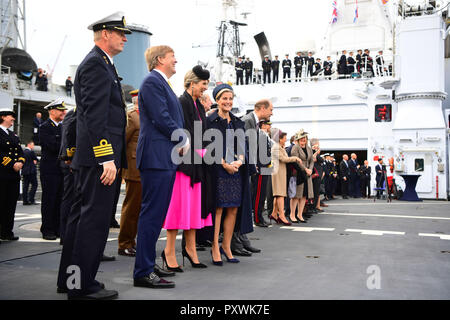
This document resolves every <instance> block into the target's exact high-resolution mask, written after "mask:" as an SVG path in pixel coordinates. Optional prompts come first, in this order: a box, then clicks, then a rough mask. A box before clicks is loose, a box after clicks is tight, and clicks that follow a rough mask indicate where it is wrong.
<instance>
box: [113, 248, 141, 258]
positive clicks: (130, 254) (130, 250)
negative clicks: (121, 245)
mask: <svg viewBox="0 0 450 320" xmlns="http://www.w3.org/2000/svg"><path fill="white" fill-rule="evenodd" d="M117 254H118V255H120V256H126V257H135V256H136V250H134V248H127V249H118V250H117Z"/></svg>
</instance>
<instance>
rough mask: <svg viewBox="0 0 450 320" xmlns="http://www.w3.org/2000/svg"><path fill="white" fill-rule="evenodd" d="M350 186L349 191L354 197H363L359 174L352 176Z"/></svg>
mask: <svg viewBox="0 0 450 320" xmlns="http://www.w3.org/2000/svg"><path fill="white" fill-rule="evenodd" d="M348 186H349V189H350V190H349V193H350V196H352V197H354V198H360V197H361V190H360V188H361V187H360V184H359V177H358V176H357V175H352V176H350V180H349V182H348Z"/></svg>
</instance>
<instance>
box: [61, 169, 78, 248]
mask: <svg viewBox="0 0 450 320" xmlns="http://www.w3.org/2000/svg"><path fill="white" fill-rule="evenodd" d="M61 170H62V172H63V176H64V193H63V196H62V200H61V209H60V220H59V221H60V237H61V240H62V241H64V235H65V234H66V228H67V221H68V219H69V215H70V210H71V208H72V205H73V200H74V192H75V186H74V177H73V173H72V172H71V171H70V168H62V169H61Z"/></svg>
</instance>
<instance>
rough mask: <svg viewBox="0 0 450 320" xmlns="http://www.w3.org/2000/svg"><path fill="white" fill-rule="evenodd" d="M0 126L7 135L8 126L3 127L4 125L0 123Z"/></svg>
mask: <svg viewBox="0 0 450 320" xmlns="http://www.w3.org/2000/svg"><path fill="white" fill-rule="evenodd" d="M0 128H2V129H3V131H5V132H6V134H8V135H9V132H8V128H7V127H4V126H2V125H1V124H0Z"/></svg>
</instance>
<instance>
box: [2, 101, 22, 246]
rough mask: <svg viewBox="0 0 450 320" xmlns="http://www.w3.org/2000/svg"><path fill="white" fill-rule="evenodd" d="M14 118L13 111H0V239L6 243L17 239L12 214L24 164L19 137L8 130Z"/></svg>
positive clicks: (14, 209)
mask: <svg viewBox="0 0 450 320" xmlns="http://www.w3.org/2000/svg"><path fill="white" fill-rule="evenodd" d="M15 118H16V114H15V113H14V112H13V111H11V110H8V109H0V206H1V209H0V231H1V232H0V238H1V239H2V240H8V241H11V240H18V239H19V237H16V236H14V233H13V228H14V214H15V212H16V205H17V199H18V198H19V192H20V191H19V185H20V170H21V169H22V167H23V165H24V163H25V158H24V156H23V150H22V147H21V146H20V140H19V137H17V136H16V135H15V133H14V132H12V131H11V130H9V128H11V127H12V126H13V124H14V121H15V120H16V119H15ZM0 243H1V242H0Z"/></svg>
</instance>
